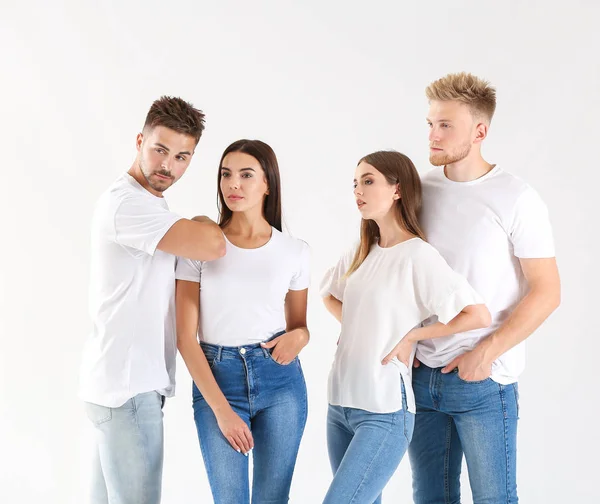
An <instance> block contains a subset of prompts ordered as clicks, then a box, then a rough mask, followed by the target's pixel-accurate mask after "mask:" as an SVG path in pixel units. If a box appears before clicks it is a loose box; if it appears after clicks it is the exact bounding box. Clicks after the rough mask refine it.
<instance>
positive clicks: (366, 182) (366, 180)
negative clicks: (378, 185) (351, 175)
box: [365, 179, 373, 185]
mask: <svg viewBox="0 0 600 504" xmlns="http://www.w3.org/2000/svg"><path fill="white" fill-rule="evenodd" d="M365 185H373V181H372V180H371V179H365Z"/></svg>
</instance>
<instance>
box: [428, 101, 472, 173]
mask: <svg viewBox="0 0 600 504" xmlns="http://www.w3.org/2000/svg"><path fill="white" fill-rule="evenodd" d="M427 122H428V124H429V162H430V163H431V164H432V165H434V166H444V165H449V164H452V163H457V162H459V161H462V160H463V159H465V158H466V157H467V156H468V155H469V153H470V152H471V148H472V147H473V143H474V141H475V140H476V136H477V121H476V120H475V119H474V117H473V114H472V113H471V110H470V109H469V106H468V105H466V104H464V103H461V102H457V101H437V100H432V101H431V103H430V104H429V114H428V115H427Z"/></svg>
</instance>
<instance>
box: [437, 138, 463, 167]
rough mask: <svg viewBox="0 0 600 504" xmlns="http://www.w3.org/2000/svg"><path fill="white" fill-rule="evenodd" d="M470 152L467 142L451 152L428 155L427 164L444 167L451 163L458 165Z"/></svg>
mask: <svg viewBox="0 0 600 504" xmlns="http://www.w3.org/2000/svg"><path fill="white" fill-rule="evenodd" d="M470 152H471V143H469V142H467V143H465V144H463V145H461V146H460V147H458V148H457V149H456V150H454V151H453V152H446V151H442V152H437V153H431V152H430V153H429V162H430V163H431V164H432V165H433V166H446V165H449V164H452V163H458V162H459V161H462V160H463V159H465V158H466V157H467V156H468V155H469V153H470Z"/></svg>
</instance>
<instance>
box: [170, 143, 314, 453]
mask: <svg viewBox="0 0 600 504" xmlns="http://www.w3.org/2000/svg"><path fill="white" fill-rule="evenodd" d="M219 187H220V189H221V191H222V193H223V196H224V199H225V202H226V205H227V207H228V208H229V209H230V210H231V211H232V212H233V215H232V218H231V221H230V222H229V223H228V225H227V226H226V227H225V228H223V233H225V235H226V236H227V239H228V240H229V241H230V242H231V243H233V244H234V245H235V246H237V247H241V248H258V247H261V246H263V245H264V244H265V243H267V242H268V241H269V240H270V238H271V232H272V229H271V226H270V224H269V223H268V222H267V221H266V219H265V218H264V215H263V211H262V208H263V202H264V198H265V196H266V195H267V194H268V192H269V188H268V185H267V180H266V177H265V173H264V171H263V169H262V167H261V165H260V163H259V162H258V161H257V160H256V159H255V158H254V157H252V156H250V155H248V154H245V153H241V152H233V153H230V154H228V155H227V156H225V158H224V159H223V163H222V167H221V179H220V183H219ZM307 296H308V289H304V290H301V291H288V293H287V296H286V299H285V316H286V325H287V327H286V333H285V334H282V335H281V336H279V337H277V338H275V339H273V340H271V341H269V342H268V343H265V344H263V345H262V346H263V348H268V349H272V352H271V354H272V356H273V359H274V360H275V361H276V362H278V363H279V364H282V365H287V364H289V363H290V362H291V361H292V360H294V359H295V358H296V356H297V355H298V354H299V353H300V351H301V350H302V349H303V348H304V347H305V346H306V345H307V343H308V341H309V338H310V334H309V332H308V328H307V326H306V309H307ZM199 297H200V293H199V285H198V283H196V282H186V281H183V280H179V281H178V282H177V346H178V348H179V351H180V353H181V355H182V357H183V359H184V361H185V363H186V365H187V367H188V370H189V371H190V374H191V375H192V378H193V379H194V382H195V383H196V385H197V386H198V388H199V389H200V392H201V393H202V395H203V396H204V398H205V400H206V402H207V403H208V404H209V406H210V407H211V409H212V410H213V412H214V414H215V417H216V418H217V423H218V424H219V428H220V429H221V432H222V433H223V435H224V436H225V438H226V439H227V440H228V441H229V443H230V444H231V446H232V447H233V449H235V450H237V451H239V452H241V453H244V454H245V455H247V454H248V452H249V451H250V450H251V449H252V448H253V447H254V440H253V438H252V433H251V432H250V429H249V428H248V426H247V425H246V423H245V422H244V421H243V420H242V419H241V418H240V417H239V415H237V413H235V411H233V409H232V408H231V406H230V405H229V403H228V402H227V399H226V398H225V396H224V395H223V393H222V392H221V390H220V388H219V386H218V384H217V382H216V381H215V379H214V376H213V374H212V371H211V370H210V367H209V364H208V362H207V360H206V357H205V356H204V352H202V349H201V347H200V346H199V345H198V342H197V339H196V334H197V328H198V321H199V308H198V307H199Z"/></svg>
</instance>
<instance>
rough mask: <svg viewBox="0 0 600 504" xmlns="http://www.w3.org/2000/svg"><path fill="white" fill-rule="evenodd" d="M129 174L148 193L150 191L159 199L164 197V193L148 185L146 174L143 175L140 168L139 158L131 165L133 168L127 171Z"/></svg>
mask: <svg viewBox="0 0 600 504" xmlns="http://www.w3.org/2000/svg"><path fill="white" fill-rule="evenodd" d="M127 173H129V175H131V176H132V177H133V178H134V179H135V181H136V182H137V183H138V184H140V185H141V186H142V187H143V188H144V189H146V191H148V192H149V193H150V194H152V195H154V196H156V197H158V198H162V197H163V193H162V192H160V191H155V190H154V189H152V187H150V184H148V181H147V180H146V177H144V174H143V173H142V170H141V168H140V161H139V159H138V158H135V161H134V162H133V164H132V165H131V168H129V170H127Z"/></svg>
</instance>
